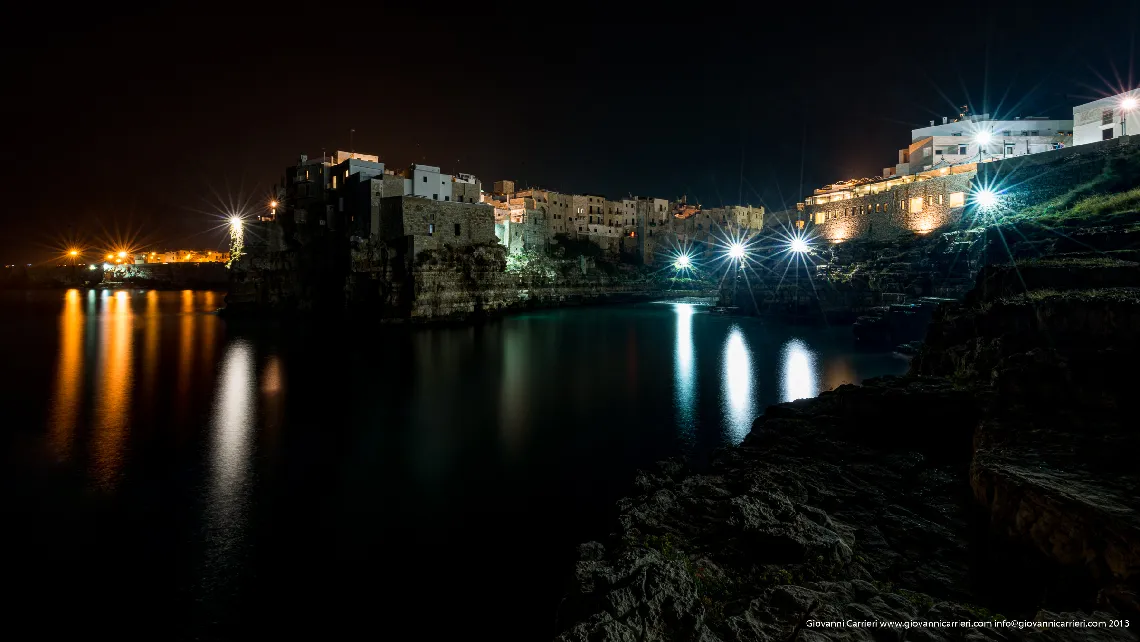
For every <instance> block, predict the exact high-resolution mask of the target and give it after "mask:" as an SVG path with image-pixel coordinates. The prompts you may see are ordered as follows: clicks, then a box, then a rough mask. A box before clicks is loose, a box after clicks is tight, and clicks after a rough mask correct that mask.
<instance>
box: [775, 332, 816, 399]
mask: <svg viewBox="0 0 1140 642" xmlns="http://www.w3.org/2000/svg"><path fill="white" fill-rule="evenodd" d="M782 361H783V369H784V378H783V390H782V394H781V395H780V401H795V400H796V399H805V398H807V397H814V396H816V395H817V394H819V382H818V381H817V380H816V375H815V353H813V352H812V351H811V350H809V349H808V347H807V344H805V343H804V342H803V341H800V340H799V339H791V340H789V341H788V342H787V343H785V344H784V351H783V359H782Z"/></svg>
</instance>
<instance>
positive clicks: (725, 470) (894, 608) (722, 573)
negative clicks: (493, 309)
mask: <svg viewBox="0 0 1140 642" xmlns="http://www.w3.org/2000/svg"><path fill="white" fill-rule="evenodd" d="M1071 258H1072V259H1074V260H1069V259H1068V258H1066V257H1061V258H1059V259H1057V260H1058V261H1060V263H1052V264H1043V265H1040V266H1039V269H1036V270H1035V271H1034V272H1033V279H1034V281H1035V283H1034V284H1033V285H1031V286H1030V290H1029V291H1024V290H1023V291H1022V292H1021V293H1020V294H1015V291H1014V290H1012V289H1011V287H1012V286H1010V283H1013V281H1012V280H1011V279H1012V277H1011V276H1010V274H1008V271H1009V270H1012V268H992V269H990V270H987V271H985V272H984V273H983V274H982V275H980V276H979V284H980V285H981V284H986V287H985V288H982V287H979V288H976V289H975V291H974V293H973V294H972V295H971V297H970V298H969V299H968V301H967V303H966V304H965V305H962V306H956V307H951V308H945V309H943V310H942V311H940V313H939V314H938V315H937V316H936V319H935V321H934V323H933V324H932V326H931V329H930V333H929V335H928V339H927V343H926V345H925V346H924V347H923V348H922V350H921V352H920V354H919V355H918V356H916V358H915V362H914V364H913V366H912V374H911V375H910V376H908V377H902V378H883V379H879V380H872V381H869V382H867V383H866V384H865V385H864V386H862V387H855V386H843V387H841V388H839V389H838V390H836V391H833V392H829V393H824V394H822V395H820V396H819V397H817V398H815V399H811V400H803V401H799V402H795V403H791V404H781V405H778V406H774V407H770V408H769V409H768V410H767V411H766V412H765V415H764V416H763V417H761V418H759V419H757V420H756V422H755V423H754V424H753V428H752V432H751V433H750V434H749V435H748V437H747V438H746V439H745V441H744V443H743V444H742V446H741V447H739V448H735V449H731V450H727V451H724V452H723V453H721V454H719V456H717V457H715V458H714V461H713V462H712V464H711V466H710V468H709V470H707V471H704V472H701V473H700V474H696V473H693V472H692V471H689V470H687V469H686V468H685V466H684V464H682V463H680V462H676V461H671V462H664V463H662V464H660V465H659V467H658V469H657V470H654V471H649V472H642V473H640V474H639V475H638V477H637V480H636V484H635V487H636V492H635V494H634V495H632V496H631V497H628V498H626V499H624V500H622V501H621V502H620V503H619V507H618V508H619V514H620V516H619V520H618V527H617V530H616V532H615V533H613V534H612V535H611V536H610V538H609V539H608V540H607V541H606V542H604V543H601V542H592V543H589V544H585V545H583V546H582V547H581V551H580V560H579V562H578V563H577V565H576V567H575V570H574V575H573V580H572V583H571V590H570V592H569V595H568V596H567V598H566V599H565V600H564V602H563V604H562V607H561V609H560V622H559V626H560V630H561V631H562V633H561V634H560V636H559V638H558V639H559V640H565V641H571V640H574V641H578V640H581V641H585V640H615V641H616V640H707V641H712V640H813V639H850V640H862V639H867V640H871V639H874V640H902V639H907V640H919V639H921V640H959V639H971V640H1061V639H1101V640H1116V639H1136V637H1135V634H1134V633H1133V631H1135V630H1136V629H1135V628H1133V629H1124V628H1095V629H1079V630H1078V629H1062V628H1053V629H1035V628H1021V629H1019V628H1015V627H1003V626H1000V625H994V626H990V627H970V628H917V629H910V630H905V629H885V628H856V627H850V626H846V627H842V628H819V627H818V626H816V623H817V622H822V621H842V620H858V621H874V622H903V621H907V622H912V621H985V622H990V621H1002V620H1006V619H1016V620H1035V619H1037V620H1042V621H1060V620H1069V621H1086V620H1096V621H1105V622H1108V621H1112V620H1117V619H1122V618H1123V619H1129V620H1131V622H1133V623H1135V622H1137V620H1138V619H1140V602H1138V600H1137V597H1136V596H1137V595H1138V594H1140V573H1138V571H1140V520H1138V517H1137V516H1138V512H1137V509H1138V508H1140V501H1138V500H1137V490H1140V467H1138V466H1137V465H1136V463H1135V462H1136V453H1137V452H1140V438H1138V437H1140V431H1138V430H1137V428H1135V427H1134V425H1136V423H1137V422H1135V421H1134V420H1133V419H1132V418H1131V417H1130V414H1131V413H1130V412H1129V411H1128V409H1127V402H1128V401H1130V397H1129V394H1128V393H1129V391H1128V387H1129V386H1130V384H1131V378H1129V377H1122V376H1120V375H1118V374H1116V373H1118V372H1120V371H1121V370H1122V369H1123V368H1121V366H1126V367H1128V368H1130V367H1131V364H1134V363H1135V359H1136V358H1137V357H1138V356H1140V354H1138V350H1137V344H1138V339H1137V337H1140V333H1138V332H1137V331H1138V330H1140V293H1138V291H1137V290H1135V289H1134V288H1133V287H1132V285H1133V282H1134V279H1135V278H1136V274H1135V273H1133V272H1128V271H1127V269H1125V268H1128V267H1129V266H1127V265H1123V266H1122V265H1120V264H1116V263H1114V264H1111V265H1105V264H1102V263H1097V262H1095V261H1089V260H1086V259H1087V257H1085V258H1084V259H1082V258H1081V257H1071ZM1076 259H1080V260H1076ZM1003 270H1004V271H1006V272H1003ZM1082 270H1095V271H1096V273H1095V274H1092V275H1090V276H1089V277H1088V278H1087V279H1086V278H1084V277H1082V276H1081V274H1080V272H1081V271H1082ZM1050 273H1054V274H1059V275H1063V284H1057V285H1059V286H1060V287H1050V285H1051V282H1050V278H1049V274H1050ZM1082 283H1092V284H1096V285H1100V286H1102V287H1093V288H1091V289H1090V288H1080V287H1079V285H1080V284H1082Z"/></svg>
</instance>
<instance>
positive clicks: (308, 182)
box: [284, 154, 333, 226]
mask: <svg viewBox="0 0 1140 642" xmlns="http://www.w3.org/2000/svg"><path fill="white" fill-rule="evenodd" d="M332 165H333V159H332V158H330V157H326V156H321V157H320V158H312V159H311V158H309V157H308V156H306V155H304V154H301V156H300V158H299V159H298V161H297V164H296V165H293V166H291V167H288V168H286V169H285V181H284V182H285V206H286V210H287V211H289V212H290V213H291V214H292V215H293V221H292V222H293V223H294V224H296V225H314V226H318V225H319V226H325V225H327V224H328V217H329V215H331V214H332V211H333V210H332V206H331V204H329V203H328V197H329V194H328V189H329V186H330V184H331V178H332Z"/></svg>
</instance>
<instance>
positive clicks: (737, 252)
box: [728, 243, 744, 261]
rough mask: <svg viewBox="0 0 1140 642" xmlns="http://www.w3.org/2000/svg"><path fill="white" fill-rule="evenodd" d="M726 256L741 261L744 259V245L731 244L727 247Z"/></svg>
mask: <svg viewBox="0 0 1140 642" xmlns="http://www.w3.org/2000/svg"><path fill="white" fill-rule="evenodd" d="M728 255H729V256H730V257H732V258H734V259H736V260H737V261H739V260H741V259H743V258H744V244H743V243H733V244H732V245H730V246H728Z"/></svg>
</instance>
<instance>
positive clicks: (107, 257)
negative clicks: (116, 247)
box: [105, 254, 115, 261]
mask: <svg viewBox="0 0 1140 642" xmlns="http://www.w3.org/2000/svg"><path fill="white" fill-rule="evenodd" d="M105 258H106V259H107V260H108V261H110V260H111V259H113V258H115V255H114V254H108V255H107V256H106V257H105Z"/></svg>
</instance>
